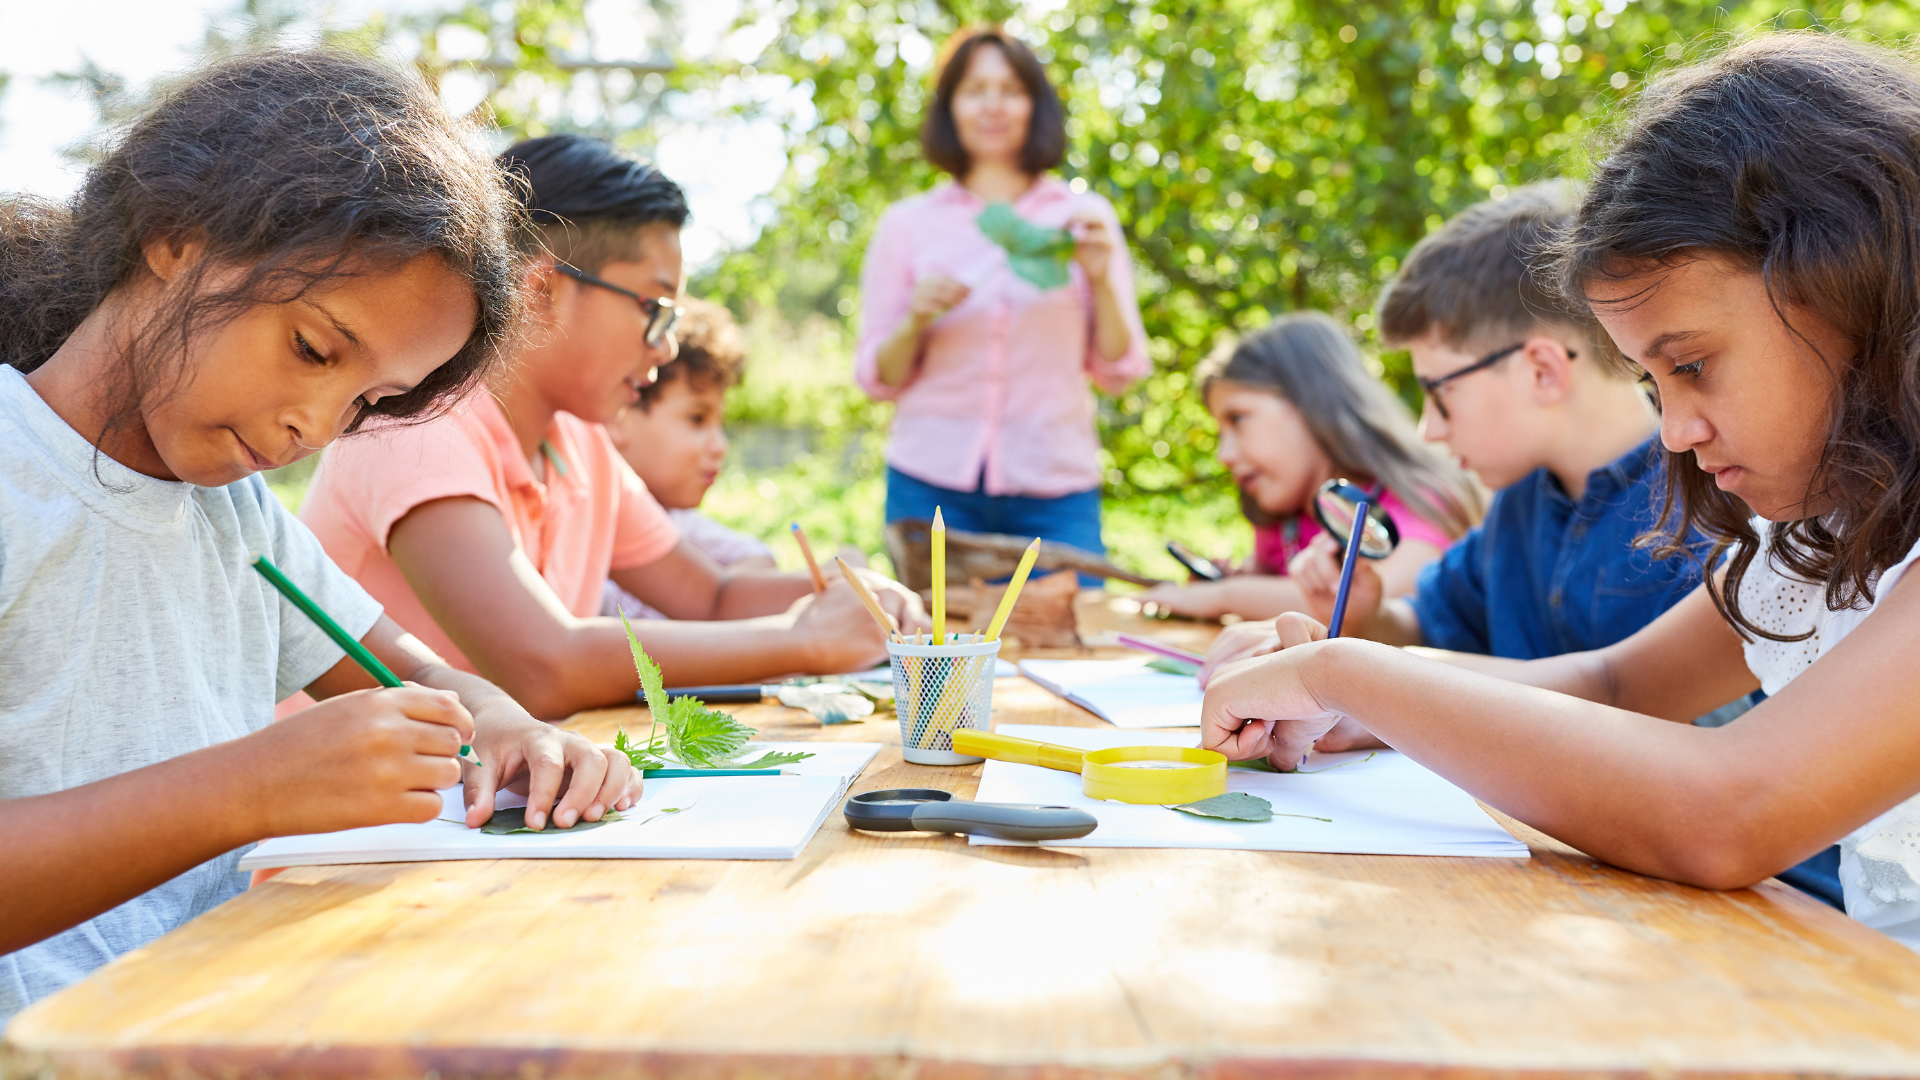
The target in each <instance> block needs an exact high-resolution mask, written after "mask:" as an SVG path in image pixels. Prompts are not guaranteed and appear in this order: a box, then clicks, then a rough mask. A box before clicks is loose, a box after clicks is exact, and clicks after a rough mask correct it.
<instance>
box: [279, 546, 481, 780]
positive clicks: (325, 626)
mask: <svg viewBox="0 0 1920 1080" xmlns="http://www.w3.org/2000/svg"><path fill="white" fill-rule="evenodd" d="M253 568H254V569H255V570H258V571H260V576H261V577H263V578H266V579H267V581H268V582H269V583H271V584H272V585H273V587H274V588H276V589H278V590H280V595H281V596H284V597H286V598H287V603H289V604H292V605H293V606H294V607H297V608H299V609H300V613H301V614H303V615H305V616H306V617H307V618H309V619H312V620H313V625H315V626H317V627H319V628H320V629H321V630H322V631H323V632H324V633H325V634H326V635H327V636H328V637H330V638H332V639H333V643H334V644H335V645H338V646H340V647H341V648H342V649H345V650H346V651H347V655H348V656H351V657H352V658H353V662H354V663H356V664H359V665H360V666H361V668H363V669H365V671H366V673H367V674H368V675H371V676H373V681H374V682H377V683H379V684H380V685H381V686H386V687H398V686H405V685H406V684H405V683H403V682H401V681H400V676H398V675H395V674H394V673H393V672H392V670H390V669H389V668H388V667H387V665H385V664H383V663H381V662H380V658H379V657H377V656H375V655H373V654H372V653H371V652H368V651H367V647H366V646H365V645H362V644H360V643H359V642H358V641H355V640H354V639H353V635H352V634H349V633H347V632H346V631H345V630H343V629H341V628H340V624H339V623H337V622H334V621H333V616H331V615H329V614H327V613H326V612H324V611H322V610H320V605H319V604H316V603H314V602H313V600H312V598H310V597H309V596H307V594H306V593H303V592H301V591H300V586H298V585H295V584H294V583H293V580H292V579H291V578H289V577H287V575H285V574H283V573H281V572H280V568H279V567H277V566H275V565H273V560H272V559H269V558H267V557H266V556H265V555H255V556H254V557H253ZM472 753H473V747H471V746H468V745H465V744H462V745H461V747H460V757H461V758H463V759H464V760H467V761H470V762H472V763H473V764H475V765H478V764H480V759H479V758H477V757H470V756H468V755H470V754H472Z"/></svg>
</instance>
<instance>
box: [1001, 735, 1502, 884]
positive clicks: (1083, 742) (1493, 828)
mask: <svg viewBox="0 0 1920 1080" xmlns="http://www.w3.org/2000/svg"><path fill="white" fill-rule="evenodd" d="M994 730H996V731H998V732H999V733H1001V734H1003V735H1013V736H1017V737H1019V738H1022V739H1038V740H1040V741H1042V742H1050V743H1060V744H1062V745H1065V746H1073V747H1078V748H1080V749H1083V750H1099V749H1104V748H1106V747H1110V746H1194V745H1197V744H1196V741H1195V739H1194V738H1193V737H1192V736H1190V735H1188V736H1182V735H1179V734H1175V733H1172V732H1120V731H1105V730H1102V729H1100V728H1070V727H1048V726H1044V725H1040V724H1002V725H1000V726H999V727H998V728H995V729H994ZM1306 767H1307V768H1308V769H1309V770H1326V771H1313V772H1304V773H1270V772H1260V771H1256V770H1252V769H1233V768H1230V769H1228V770H1227V789H1228V790H1229V791H1244V792H1247V793H1249V794H1253V795H1258V796H1260V797H1261V798H1263V799H1265V800H1267V801H1268V802H1270V803H1272V804H1273V811H1274V817H1273V819H1272V820H1270V821H1220V820H1216V819H1212V818H1199V817H1194V816H1192V815H1190V814H1182V813H1180V812H1178V811H1175V810H1169V809H1167V808H1166V807H1164V806H1130V805H1127V804H1125V803H1116V802H1105V801H1103V800H1100V799H1090V798H1087V797H1086V796H1085V795H1082V794H1081V793H1080V777H1079V776H1078V775H1077V774H1074V773H1065V772H1057V771H1055V770H1052V769H1042V768H1040V767H1039V766H1037V765H1015V764H1011V763H1009V762H1005V761H989V762H987V764H986V769H985V771H984V772H983V773H982V774H981V777H980V791H979V793H978V795H976V796H975V797H976V798H978V799H979V800H980V801H981V802H1014V803H1041V804H1045V805H1049V806H1072V807H1078V808H1079V809H1082V810H1086V811H1088V812H1090V813H1092V814H1093V816H1094V817H1095V818H1098V819H1099V821H1100V825H1099V827H1098V828H1096V829H1094V830H1093V831H1092V832H1091V833H1088V834H1087V835H1086V836H1083V837H1081V838H1079V839H1077V840H1049V841H1047V846H1048V847H1158V848H1231V849H1238V850H1245V851H1326V852H1341V853H1346V854H1355V855H1468V856H1479V857H1487V858H1504V859H1524V858H1527V857H1528V853H1527V846H1526V845H1525V844H1522V843H1521V842H1520V841H1518V840H1516V839H1514V838H1513V836H1512V835H1511V834H1510V833H1508V832H1507V831H1506V830H1505V829H1502V828H1501V827H1500V826H1499V825H1498V824H1496V823H1495V822H1494V820H1493V819H1492V818H1490V817H1488V816H1487V814H1486V811H1484V810H1482V809H1480V806H1479V804H1477V803H1475V802H1474V801H1473V797H1472V796H1470V795H1468V794H1467V793H1466V792H1464V791H1461V790H1460V789H1459V788H1457V787H1454V786H1453V785H1452V784H1450V783H1448V782H1447V781H1446V780H1444V779H1442V778H1441V777H1440V776H1439V775H1437V774H1436V773H1434V772H1432V771H1431V770H1429V769H1427V768H1426V767H1425V766H1423V765H1421V764H1420V763H1418V762H1416V761H1414V760H1413V759H1412V758H1409V757H1406V756H1405V755H1402V754H1399V753H1396V752H1394V751H1392V750H1381V751H1378V752H1377V753H1374V754H1373V756H1372V757H1371V758H1369V757H1368V752H1367V751H1358V752H1354V753H1344V754H1315V755H1313V756H1312V758H1311V759H1309V760H1308V762H1307V766H1306ZM1282 814H1299V815H1305V816H1301V817H1282V816H1280V815H1282ZM1319 818H1330V819H1331V820H1329V821H1320V820H1316V819H1319ZM972 842H973V843H975V844H1014V845H1017V844H1019V842H1018V841H1010V840H993V839H989V838H985V837H979V836H975V837H973V838H972Z"/></svg>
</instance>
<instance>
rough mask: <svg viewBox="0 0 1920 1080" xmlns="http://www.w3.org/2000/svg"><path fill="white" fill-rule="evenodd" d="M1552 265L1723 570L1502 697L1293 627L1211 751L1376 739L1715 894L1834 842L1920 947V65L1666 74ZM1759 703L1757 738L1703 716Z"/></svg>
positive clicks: (1876, 61)
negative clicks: (1593, 328) (1640, 392)
mask: <svg viewBox="0 0 1920 1080" xmlns="http://www.w3.org/2000/svg"><path fill="white" fill-rule="evenodd" d="M1559 256H1560V258H1559V260H1558V261H1559V266H1560V269H1561V280H1562V282H1563V285H1564V286H1565V287H1566V288H1567V289H1568V290H1569V292H1570V293H1572V294H1574V295H1577V296H1580V297H1583V298H1584V299H1585V300H1586V301H1587V302H1588V303H1589V304H1590V305H1591V307H1592V309H1593V312H1594V314H1595V315H1596V316H1597V317H1598V318H1599V320H1600V322H1601V325H1602V326H1603V327H1604V328H1605V329H1606V330H1607V332H1608V334H1610V335H1611V337H1612V339H1613V341H1614V342H1615V343H1616V344H1617V345H1618V346H1619V348H1620V351H1621V353H1622V354H1624V356H1625V357H1626V358H1628V360H1629V361H1630V362H1631V363H1634V364H1636V365H1638V366H1639V367H1640V368H1641V369H1643V370H1644V373H1645V376H1646V379H1647V381H1648V382H1650V383H1651V384H1652V387H1653V390H1654V392H1655V393H1656V394H1657V397H1658V399H1659V402H1660V405H1661V433H1660V434H1661V440H1662V442H1663V443H1664V445H1665V446H1666V448H1667V450H1668V453H1669V460H1668V469H1667V472H1668V476H1669V482H1668V490H1667V493H1666V499H1665V507H1664V511H1663V514H1662V516H1661V519H1660V525H1659V527H1658V528H1657V529H1656V535H1655V536H1653V537H1650V538H1649V542H1652V543H1655V544H1656V545H1658V544H1660V543H1668V544H1671V541H1670V539H1667V538H1670V537H1674V536H1686V535H1688V532H1689V530H1691V529H1697V530H1699V531H1700V532H1701V533H1703V534H1704V535H1707V536H1709V537H1712V538H1714V539H1716V540H1717V541H1718V542H1719V544H1720V546H1721V551H1722V552H1724V553H1725V554H1726V556H1727V558H1726V563H1725V565H1724V567H1723V569H1722V570H1720V571H1719V572H1718V573H1717V574H1716V575H1715V576H1714V577H1713V578H1712V579H1710V581H1709V582H1708V584H1706V585H1704V586H1702V588H1701V589H1700V591H1698V592H1696V593H1695V594H1694V595H1692V596H1691V597H1689V598H1688V599H1686V600H1684V601H1682V602H1681V603H1680V604H1679V605H1677V606H1675V607H1674V608H1672V609H1671V610H1669V611H1668V612H1667V613H1666V614H1665V615H1664V616H1662V617H1661V618H1660V619H1658V620H1657V621H1655V622H1654V623H1653V624H1651V625H1650V626H1648V627H1647V628H1646V629H1645V630H1643V631H1641V632H1640V633H1638V634H1636V635H1634V636H1633V637H1631V638H1628V639H1627V640H1626V641H1623V642H1620V643H1619V644H1617V645H1614V646H1610V647H1608V648H1606V649H1602V650H1597V651H1594V652H1589V653H1578V654H1573V655H1569V656H1562V657H1556V658H1553V659H1549V660H1541V661H1534V662H1531V663H1525V664H1513V665H1510V666H1507V667H1504V668H1503V669H1501V673H1502V674H1504V675H1506V676H1508V679H1506V680H1500V679H1494V678H1490V677H1488V676H1487V675H1485V674H1477V673H1471V672H1468V671H1464V670H1460V669H1458V668H1454V667H1449V666H1445V665H1443V664H1439V663H1435V662H1433V661H1432V660H1429V659H1425V658H1421V657H1418V656H1414V655H1411V654H1409V653H1405V652H1401V651H1398V650H1395V649H1391V648H1388V647H1386V646H1382V645H1378V644H1375V643H1370V642H1366V641H1359V640H1354V639H1339V640H1333V641H1328V640H1324V638H1325V630H1324V628H1322V627H1320V626H1319V625H1318V624H1315V623H1312V622H1311V621H1310V620H1307V619H1305V618H1303V617H1299V616H1289V617H1283V618H1282V619H1281V620H1280V622H1279V624H1278V626H1277V630H1276V637H1275V640H1274V641H1273V642H1272V651H1273V652H1275V653H1276V654H1275V655H1265V656H1256V657H1254V658H1252V659H1247V660H1242V661H1239V662H1237V663H1232V664H1228V665H1226V666H1224V667H1222V668H1220V670H1219V671H1218V673H1217V674H1215V675H1214V676H1213V679H1212V681H1211V682H1210V683H1209V685H1208V688H1207V698H1206V706H1205V709H1204V712H1203V717H1202V723H1203V733H1202V740H1203V744H1204V745H1207V746H1211V747H1217V748H1222V749H1225V750H1227V751H1228V752H1229V753H1230V754H1231V755H1232V756H1234V757H1239V758H1245V757H1251V756H1256V755H1262V754H1264V755H1266V756H1267V757H1268V758H1269V760H1271V761H1272V762H1273V763H1274V764H1275V765H1276V766H1278V767H1281V768H1290V767H1292V766H1294V765H1295V764H1297V763H1298V762H1299V761H1300V759H1301V757H1302V755H1303V754H1304V753H1305V752H1306V751H1307V749H1308V748H1309V747H1311V746H1312V745H1313V744H1314V743H1315V742H1316V741H1318V740H1319V739H1321V738H1322V737H1323V736H1326V735H1328V733H1329V732H1333V731H1334V729H1335V728H1340V729H1342V730H1341V731H1339V732H1337V733H1335V735H1334V736H1333V737H1334V738H1335V739H1337V740H1339V741H1340V742H1342V743H1348V744H1350V743H1351V742H1352V741H1354V740H1355V739H1359V738H1365V737H1366V734H1367V731H1371V732H1372V733H1374V734H1375V735H1377V736H1378V737H1379V738H1381V739H1383V740H1385V741H1386V742H1388V743H1391V744H1392V745H1393V746H1395V747H1397V748H1399V749H1400V750H1402V751H1403V752H1405V753H1407V754H1409V755H1411V756H1412V757H1414V758H1416V759H1418V760H1420V761H1421V762H1423V763H1424V764H1426V765H1427V766H1429V767H1430V768H1433V769H1434V770H1436V771H1438V772H1440V773H1442V774H1443V775H1445V776H1447V777H1448V778H1449V779H1451V780H1453V781H1454V782H1456V783H1458V784H1460V785H1461V786H1463V787H1465V788H1467V789H1468V790H1470V791H1472V792H1473V793H1475V794H1476V795H1478V796H1480V797H1481V798H1482V799H1485V800H1486V801H1487V802H1489V803H1492V804H1493V805H1495V806H1498V807H1500V808H1501V809H1503V810H1505V811H1507V812H1508V813H1511V814H1513V815H1514V816H1515V817H1518V818H1520V819H1521V820H1523V821H1525V822H1527V823H1528V824H1531V825H1533V826H1535V827H1537V828H1539V829H1541V830H1543V831H1545V832H1547V833H1549V834H1551V835H1553V836H1556V837H1558V838H1560V839H1562V840H1565V841H1566V842H1568V843H1570V844H1573V845H1574V846H1576V847H1578V848H1580V849H1582V850H1584V851H1586V852H1588V853H1590V854H1592V855H1595V856H1597V857H1600V858H1603V859H1606V860H1608V861H1610V862H1612V863H1614V864H1616V865H1619V866H1623V867H1627V868H1629V869H1633V870H1639V871H1641V872H1644V873H1648V874H1653V875H1657V876H1660V877H1667V878H1672V879H1675V880H1679V881H1685V882H1690V883H1693V884H1696V885H1702V886H1706V887H1709V888H1737V887H1741V886H1745V885H1750V884H1752V883H1754V882H1757V881H1759V880H1761V879H1763V878H1765V877H1767V876H1768V875H1770V874H1773V873H1775V872H1777V871H1780V870H1782V869H1784V868H1786V867H1788V866H1791V865H1793V864H1794V863H1795V862H1797V861H1798V860H1800V859H1802V858H1805V857H1806V856H1808V855H1810V854H1812V853H1814V852H1816V851H1819V850H1822V849H1824V848H1826V847H1827V846H1829V845H1831V844H1833V843H1835V842H1836V841H1838V842H1839V843H1840V844H1841V852H1842V863H1841V881H1842V885H1843V886H1844V889H1845V893H1846V904H1847V911H1848V913H1849V914H1851V915H1852V916H1854V917H1855V918H1856V919H1859V920H1861V921H1862V922H1864V923H1866V924H1867V925H1870V926H1874V927H1877V928H1879V929H1881V930H1883V931H1884V932H1886V933H1888V934H1889V935H1891V936H1893V937H1895V938H1896V939H1898V940H1900V941H1901V942H1902V943H1904V944H1906V945H1908V946H1909V947H1910V948H1914V949H1916V950H1920V797H1916V796H1917V795H1920V653H1917V652H1916V649H1915V647H1914V646H1915V645H1916V644H1917V643H1920V584H1912V583H1909V582H1908V581H1907V580H1906V578H1907V577H1908V576H1909V575H1907V574H1906V573H1905V571H1906V569H1907V567H1908V565H1909V564H1910V563H1911V562H1912V561H1913V560H1914V558H1915V557H1916V556H1917V555H1920V546H1917V545H1916V541H1920V73H1917V72H1916V70H1915V68H1914V67H1913V65H1912V64H1910V63H1909V62H1908V60H1907V59H1905V58H1904V57H1902V56H1900V55H1897V54H1894V53H1891V52H1888V51H1885V50H1882V49H1878V48H1875V47H1872V46H1868V45H1861V44H1857V43H1852V42H1847V41H1843V40H1840V39H1837V38H1833V37H1827V36H1824V35H1823V36H1800V35H1788V34H1780V35H1771V36H1765V37H1760V38H1757V39H1754V40H1752V41H1750V42H1748V43H1746V44H1744V45H1741V46H1739V47H1737V48H1734V49H1731V50H1729V51H1728V52H1726V53H1724V54H1723V55H1721V56H1720V57H1718V58H1716V59H1714V60H1712V61H1709V62H1707V63H1705V64H1702V65H1699V66H1696V67H1693V68H1689V69H1686V70H1683V71H1680V72H1677V73H1675V74H1672V75H1669V76H1667V77H1665V78H1663V79H1661V80H1660V81H1658V82H1657V83H1655V84H1653V85H1651V86H1649V87H1648V88H1647V90H1646V92H1645V93H1644V94H1643V95H1642V98H1641V101H1640V103H1639V106H1638V110H1637V114H1636V115H1635V116H1634V117H1633V119H1632V120H1631V122H1630V123H1629V124H1628V126H1627V128H1626V130H1625V133H1624V136H1623V138H1622V139H1621V141H1620V143H1619V144H1618V146H1617V147H1616V148H1615V149H1614V151H1613V153H1612V154H1611V155H1609V157H1608V158H1607V159H1606V161H1605V162H1603V163H1602V164H1601V166H1600V167H1599V169H1598V172H1597V174H1596V176H1595V177H1594V180H1593V183H1592V186H1591V188H1590V190H1589V193H1588V195H1587V198H1586V201H1585V204H1584V205H1583V206H1582V208H1581V211H1580V214H1579V217H1578V219H1577V220H1576V222H1575V224H1574V225H1573V227H1572V229H1571V230H1570V232H1569V234H1568V235H1567V236H1566V237H1565V238H1563V240H1562V242H1561V250H1560V252H1559ZM1280 650H1284V651H1280ZM1482 670H1485V669H1484V667H1483V668H1482ZM1756 688H1763V689H1765V690H1766V691H1767V693H1768V694H1769V695H1770V697H1769V698H1768V700H1767V701H1765V702H1764V703H1762V704H1761V705H1759V706H1758V707H1756V708H1755V709H1754V710H1753V711H1752V712H1750V713H1748V714H1747V715H1746V716H1744V717H1742V718H1741V719H1739V720H1738V721H1736V722H1735V723H1733V724H1730V725H1728V726H1726V727H1723V728H1697V727H1693V726H1691V725H1689V724H1687V723H1685V721H1686V720H1687V719H1688V718H1690V717H1693V716H1695V715H1697V714H1699V713H1701V712H1703V711H1705V710H1706V709H1708V708H1711V707H1712V706H1713V705H1715V704H1716V703H1718V702H1722V701H1726V700H1729V699H1731V698H1734V697H1737V696H1739V695H1741V694H1745V693H1748V692H1750V691H1752V690H1754V689H1756ZM1669 721H1678V722H1669ZM1363 729H1364V730H1363Z"/></svg>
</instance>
